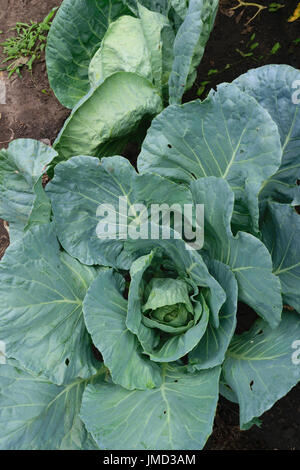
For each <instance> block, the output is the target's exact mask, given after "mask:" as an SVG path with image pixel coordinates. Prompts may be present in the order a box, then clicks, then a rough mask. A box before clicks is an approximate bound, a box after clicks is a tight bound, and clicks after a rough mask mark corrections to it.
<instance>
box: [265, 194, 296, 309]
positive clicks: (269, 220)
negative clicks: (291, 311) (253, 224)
mask: <svg viewBox="0 0 300 470" xmlns="http://www.w3.org/2000/svg"><path fill="white" fill-rule="evenodd" d="M262 235H263V242H264V243H265V245H266V246H267V247H268V249H269V251H270V253H271V255H272V259H273V266H274V274H276V275H277V276H279V279H280V282H281V289H282V293H283V300H284V302H285V303H286V304H288V305H291V306H292V307H294V308H295V309H296V310H297V311H298V312H300V289H299V286H300V215H299V214H297V212H296V211H295V210H294V209H293V208H292V207H290V206H289V205H288V204H279V203H276V202H269V203H268V206H267V211H266V213H265V216H264V220H263V224H262Z"/></svg>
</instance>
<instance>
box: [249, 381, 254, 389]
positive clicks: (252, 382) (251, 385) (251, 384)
mask: <svg viewBox="0 0 300 470" xmlns="http://www.w3.org/2000/svg"><path fill="white" fill-rule="evenodd" d="M253 384H254V381H253V380H251V382H250V384H249V385H250V388H251V390H252V387H253Z"/></svg>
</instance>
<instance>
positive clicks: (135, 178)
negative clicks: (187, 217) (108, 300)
mask: <svg viewBox="0 0 300 470" xmlns="http://www.w3.org/2000/svg"><path fill="white" fill-rule="evenodd" d="M154 187H155V191H153V188H154ZM47 193H48V195H49V196H50V199H51V202H52V210H53V214H54V220H55V224H56V230H57V233H58V238H59V241H60V243H61V244H62V245H63V247H64V248H65V250H66V251H67V252H68V253H70V254H71V255H72V256H74V257H76V258H78V259H79V260H80V261H81V262H82V263H85V264H89V265H91V264H102V265H107V266H112V267H120V268H124V269H128V268H129V267H130V265H131V262H132V260H133V258H134V256H131V255H129V254H128V253H127V252H125V251H124V240H122V239H118V236H119V235H120V233H119V231H118V230H119V228H120V227H122V225H123V224H125V223H127V224H130V223H134V219H135V217H134V213H135V212H134V210H133V209H134V208H133V207H132V206H133V204H136V203H144V202H145V204H146V206H148V205H150V204H152V203H158V204H162V203H164V202H165V203H169V204H170V205H171V204H173V202H174V203H179V204H184V203H187V204H188V203H192V197H191V193H190V191H189V190H188V189H187V188H184V187H182V186H180V185H177V184H175V183H172V182H170V181H168V180H166V179H165V178H161V177H160V176H157V175H138V174H137V173H136V172H135V170H134V168H133V167H132V166H131V165H130V163H129V161H128V160H126V159H125V158H123V157H110V158H103V159H102V161H101V163H100V161H99V160H98V159H96V158H93V157H83V156H82V157H74V158H72V159H70V160H69V161H67V162H64V163H61V164H59V165H57V167H56V169H55V178H54V179H53V180H52V181H51V182H50V183H49V184H48V185H47ZM119 197H123V198H125V206H126V201H127V210H128V218H127V219H126V221H125V220H124V221H120V225H119V226H116V225H113V227H111V229H112V231H114V230H116V234H115V238H116V239H112V238H98V236H97V232H96V230H97V226H98V224H99V222H100V220H102V219H101V218H100V216H97V210H98V207H99V206H100V204H103V205H109V206H110V207H111V208H112V209H114V210H115V215H116V218H117V216H119V214H118V212H119ZM131 211H132V212H131Z"/></svg>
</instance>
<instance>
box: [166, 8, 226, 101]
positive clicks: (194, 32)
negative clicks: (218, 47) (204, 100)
mask: <svg viewBox="0 0 300 470" xmlns="http://www.w3.org/2000/svg"><path fill="white" fill-rule="evenodd" d="M174 3H175V5H176V6H177V7H178V9H179V11H180V13H181V14H183V11H184V10H183V8H182V7H183V5H182V2H178V1H177V2H174ZM185 3H186V2H185ZM175 5H174V8H175V10H176V7H175ZM218 5H219V2H218V0H190V1H189V6H188V10H187V13H186V16H185V19H184V21H183V23H182V25H181V26H180V28H179V30H178V33H177V35H176V39H175V43H174V63H173V68H172V72H171V75H170V79H169V95H170V104H179V103H181V99H182V96H183V93H184V91H185V90H186V89H188V88H190V87H191V86H192V85H193V83H194V81H195V78H196V76H197V71H196V69H197V67H198V65H199V63H200V61H201V59H202V56H203V54H204V48H205V45H206V43H207V40H208V38H209V35H210V32H211V30H212V28H213V25H214V22H215V17H216V13H217V10H218ZM176 11H177V10H176Z"/></svg>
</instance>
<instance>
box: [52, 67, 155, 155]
mask: <svg viewBox="0 0 300 470" xmlns="http://www.w3.org/2000/svg"><path fill="white" fill-rule="evenodd" d="M161 109H162V101H161V98H160V95H159V93H158V91H157V90H156V88H155V87H154V86H153V85H152V84H151V83H150V82H149V81H148V80H147V79H145V78H144V77H140V76H138V75H136V74H133V73H129V72H117V73H115V74H113V75H111V76H109V77H108V78H106V80H105V81H104V82H103V83H102V84H100V85H99V86H98V87H97V88H96V89H91V90H90V91H89V93H88V94H87V95H86V96H85V97H84V98H83V99H82V100H80V101H79V102H78V103H77V105H76V106H75V107H74V109H73V111H72V113H71V115H70V116H69V118H68V119H67V120H66V122H65V124H64V126H63V128H62V130H61V131H60V133H59V135H58V137H57V139H56V141H55V143H54V147H55V150H57V152H58V153H59V157H60V159H61V160H67V159H68V158H70V157H73V156H75V155H93V156H105V155H106V156H109V155H114V154H115V153H116V149H119V150H122V149H123V147H124V146H125V144H126V143H127V141H128V136H129V135H130V134H131V133H132V132H134V131H136V130H137V129H138V126H139V124H140V123H141V121H142V119H147V118H150V117H152V116H154V115H156V114H157V113H159V112H160V111H161Z"/></svg>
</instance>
